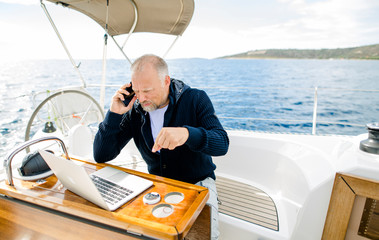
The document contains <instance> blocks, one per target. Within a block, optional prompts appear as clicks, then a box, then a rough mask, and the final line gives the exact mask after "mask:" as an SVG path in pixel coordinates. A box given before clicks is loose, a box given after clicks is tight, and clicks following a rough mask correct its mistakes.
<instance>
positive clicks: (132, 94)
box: [122, 83, 135, 107]
mask: <svg viewBox="0 0 379 240" xmlns="http://www.w3.org/2000/svg"><path fill="white" fill-rule="evenodd" d="M125 90H126V91H128V92H129V93H130V94H129V95H125V94H122V95H124V99H125V100H124V101H122V102H123V103H124V105H125V107H127V106H128V105H129V103H130V101H132V98H133V97H134V94H135V93H134V91H133V88H132V83H130V87H127V88H125Z"/></svg>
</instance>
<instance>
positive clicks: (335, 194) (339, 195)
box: [322, 173, 379, 240]
mask: <svg viewBox="0 0 379 240" xmlns="http://www.w3.org/2000/svg"><path fill="white" fill-rule="evenodd" d="M356 196H362V197H369V198H372V199H376V200H379V181H376V180H372V179H367V178H363V177H358V176H354V175H350V174H343V173H337V174H336V177H335V180H334V186H333V191H332V196H331V198H330V203H329V209H328V214H327V217H326V221H325V226H324V231H323V235H322V239H325V240H329V239H330V240H339V239H341V240H342V239H345V236H346V231H347V228H348V225H349V221H350V216H351V212H352V209H353V206H354V201H355V198H356Z"/></svg>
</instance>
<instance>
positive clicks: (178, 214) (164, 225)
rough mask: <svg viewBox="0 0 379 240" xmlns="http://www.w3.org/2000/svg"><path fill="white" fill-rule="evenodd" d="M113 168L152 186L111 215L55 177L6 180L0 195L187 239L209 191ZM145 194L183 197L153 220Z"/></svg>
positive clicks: (116, 225) (89, 167)
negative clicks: (163, 215) (166, 213)
mask: <svg viewBox="0 0 379 240" xmlns="http://www.w3.org/2000/svg"><path fill="white" fill-rule="evenodd" d="M78 161H80V160H78ZM81 162H83V161H81ZM83 166H84V167H85V169H86V170H87V171H88V172H89V173H91V172H93V171H95V170H98V169H100V168H102V167H104V166H110V165H108V164H94V163H89V162H85V163H84V165H83ZM112 167H115V168H117V169H120V170H123V171H125V172H128V173H131V174H135V175H138V176H141V177H144V178H146V179H149V180H151V181H153V182H154V185H153V186H152V187H151V188H149V189H147V190H146V191H145V192H143V193H142V194H140V195H139V196H138V197H136V198H134V199H133V200H131V201H129V202H128V203H126V204H125V205H123V206H122V207H120V208H119V209H117V210H116V211H114V212H110V211H107V210H103V209H101V208H100V207H98V206H96V205H94V204H93V203H91V202H89V201H87V200H85V199H84V198H82V197H80V196H78V195H76V194H74V193H72V192H70V191H69V190H67V189H66V188H64V187H63V185H62V184H61V183H60V182H59V181H58V180H57V178H56V177H55V176H54V175H53V176H50V177H49V178H47V179H46V182H45V183H37V182H36V181H20V180H17V179H14V182H15V186H14V187H10V186H8V185H7V184H6V183H5V181H2V182H0V193H1V194H4V195H6V196H10V197H13V198H16V199H20V200H22V201H26V202H29V203H32V204H36V205H39V206H42V207H46V208H49V209H52V210H56V211H60V212H63V213H67V214H70V215H74V216H76V217H80V218H84V219H88V220H91V221H95V222H97V223H99V224H105V225H108V226H110V227H114V228H118V229H125V230H128V231H132V232H135V233H139V234H143V235H145V236H150V237H154V238H159V239H177V238H182V237H183V236H186V235H187V233H188V232H189V230H190V228H191V226H192V225H193V224H194V222H195V220H196V218H197V217H198V216H199V214H200V212H201V211H202V209H203V208H204V206H205V203H206V201H207V199H208V197H209V194H208V190H207V189H206V188H203V187H200V186H196V185H192V184H188V183H183V182H179V181H175V180H172V179H167V178H163V177H159V176H154V175H150V174H146V173H141V172H137V171H133V170H130V169H123V168H120V167H116V166H112ZM148 192H158V193H160V194H161V196H162V200H161V202H160V203H165V202H164V196H165V195H166V194H167V193H170V192H181V193H183V194H184V196H185V198H184V200H183V201H182V202H180V203H178V204H171V205H172V206H173V207H174V213H173V214H171V215H170V216H168V217H166V218H156V217H154V216H153V215H152V213H151V211H152V209H153V207H155V206H156V205H157V204H155V205H147V204H144V203H143V200H142V198H143V196H144V195H145V194H146V193H148ZM158 204H159V203H158Z"/></svg>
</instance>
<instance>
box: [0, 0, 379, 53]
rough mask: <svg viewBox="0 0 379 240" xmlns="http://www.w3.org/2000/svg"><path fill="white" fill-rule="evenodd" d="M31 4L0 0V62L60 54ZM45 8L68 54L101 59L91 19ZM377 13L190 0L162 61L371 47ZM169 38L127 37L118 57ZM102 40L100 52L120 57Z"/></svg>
mask: <svg viewBox="0 0 379 240" xmlns="http://www.w3.org/2000/svg"><path fill="white" fill-rule="evenodd" d="M39 3H40V1H39V0H0V31H1V32H0V60H5V61H7V60H28V59H67V55H66V53H65V51H64V49H63V47H62V46H61V44H60V42H59V40H58V38H57V36H56V34H55V32H54V30H53V28H52V27H51V25H50V23H49V22H48V19H47V17H46V16H45V14H44V12H43V10H42V9H41V7H40V4H39ZM46 6H47V8H48V10H49V12H50V15H51V16H52V18H53V20H54V22H55V24H56V25H57V27H58V30H59V31H60V33H61V35H62V37H63V40H64V41H65V43H66V45H67V47H68V49H69V50H70V53H71V55H72V56H73V58H74V59H101V58H102V57H103V35H104V30H103V29H102V28H101V27H100V26H99V25H98V24H97V23H95V22H94V21H93V20H91V19H89V18H88V17H86V16H83V15H82V14H80V13H77V12H76V11H74V10H70V9H67V8H63V7H60V6H56V5H54V4H50V3H48V2H46ZM378 13H379V1H378V0H265V1H262V0H233V1H230V0H195V13H194V16H193V18H192V21H191V23H190V25H189V27H188V28H187V30H186V32H185V33H184V34H183V35H182V37H181V38H180V39H179V40H178V42H177V43H176V44H175V45H174V47H173V48H172V50H171V51H170V53H169V54H168V55H167V58H169V59H170V58H216V57H220V56H225V55H231V54H236V53H241V52H246V51H250V50H261V49H272V48H275V49H289V48H297V49H321V48H346V47H356V46H362V45H371V44H378V43H379V14H378ZM124 39H125V37H123V38H120V39H119V41H120V43H122V42H123V41H124ZM173 40H174V37H172V36H166V35H154V36H152V35H147V34H141V33H139V34H134V35H132V36H131V37H130V40H129V41H128V44H127V48H126V54H127V55H128V56H129V57H130V58H135V57H138V56H140V55H142V54H145V53H154V54H157V55H160V56H162V55H163V54H164V53H165V52H166V50H167V49H168V47H169V46H170V44H171V42H172V41H173ZM109 42H110V43H109V44H108V51H107V57H108V58H116V59H118V58H123V56H122V55H121V54H120V53H119V51H118V49H117V48H116V46H115V45H114V43H113V42H112V41H109Z"/></svg>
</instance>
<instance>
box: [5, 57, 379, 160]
mask: <svg viewBox="0 0 379 240" xmlns="http://www.w3.org/2000/svg"><path fill="white" fill-rule="evenodd" d="M78 62H80V67H79V70H80V72H81V74H82V76H83V79H84V80H85V82H86V83H87V84H88V85H94V84H100V82H101V79H102V74H103V71H102V61H101V60H81V61H78ZM167 62H168V65H169V72H170V76H171V77H172V78H176V79H180V80H182V81H184V82H185V83H186V84H188V85H190V86H191V87H193V88H199V89H203V90H204V91H206V93H207V94H208V96H209V97H210V99H211V101H212V102H213V105H214V108H215V112H216V115H217V116H218V117H219V119H220V121H221V123H222V125H223V126H224V128H225V129H238V130H245V131H263V132H275V133H293V134H312V129H313V124H312V122H313V121H314V118H316V122H317V124H316V128H315V134H319V135H352V136H354V135H359V134H363V133H367V130H366V127H365V125H366V124H367V123H372V122H379V61H375V60H336V59H333V60H304V59H301V60H300V59H175V60H167ZM0 64H1V67H0V93H1V94H0V114H1V118H0V136H1V138H0V159H3V158H4V157H5V156H6V155H7V154H8V152H9V151H10V149H12V148H14V147H15V146H17V145H18V144H20V143H22V142H23V141H24V138H25V136H24V135H25V129H26V126H27V124H28V121H29V118H30V117H31V115H32V113H33V111H34V109H35V108H36V106H37V105H38V104H39V102H38V101H41V100H38V99H34V100H33V96H34V95H35V94H37V93H40V92H42V93H46V96H48V92H49V91H53V90H55V89H59V88H63V87H68V86H79V85H81V80H80V77H79V75H78V73H77V71H76V70H75V68H73V66H72V65H71V62H70V61H69V60H35V61H30V60H29V61H3V62H1V63H0ZM129 67H130V66H129V63H128V62H126V61H125V60H120V59H109V60H108V61H107V63H106V84H109V85H115V86H114V87H112V86H110V87H107V89H106V94H105V111H107V110H108V109H109V104H110V99H111V97H112V95H113V93H114V92H115V91H116V90H117V88H118V87H117V85H121V84H124V83H127V82H129V81H130V71H129ZM86 90H87V91H88V92H89V93H90V94H91V95H92V96H93V97H94V98H95V99H96V100H99V96H100V92H99V88H96V87H87V88H86ZM314 110H316V114H314Z"/></svg>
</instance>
